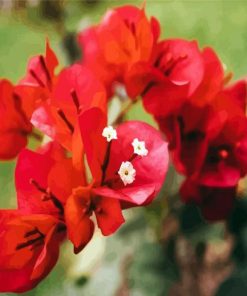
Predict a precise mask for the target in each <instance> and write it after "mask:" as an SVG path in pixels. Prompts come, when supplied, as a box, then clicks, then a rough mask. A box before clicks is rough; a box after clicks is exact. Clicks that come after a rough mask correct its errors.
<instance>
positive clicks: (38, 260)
mask: <svg viewBox="0 0 247 296" xmlns="http://www.w3.org/2000/svg"><path fill="white" fill-rule="evenodd" d="M64 235H65V225H64V224H63V223H62V222H60V221H59V220H57V219H56V218H54V217H52V216H49V215H23V214H21V213H20V212H18V211H7V210H6V211H5V210H1V211H0V244H1V250H0V278H1V281H0V292H17V293H20V292H25V291H27V290H30V289H32V288H34V287H35V286H36V285H37V284H38V283H39V282H40V281H41V280H42V279H43V278H44V277H45V276H46V275H47V274H48V273H49V272H50V270H51V269H52V268H53V267H54V265H55V264H56V261H57V259H58V255H59V245H60V243H61V241H62V240H63V238H64Z"/></svg>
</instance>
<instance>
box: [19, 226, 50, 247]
mask: <svg viewBox="0 0 247 296" xmlns="http://www.w3.org/2000/svg"><path fill="white" fill-rule="evenodd" d="M36 234H38V236H37V237H36V238H33V239H30V240H27V241H26V242H24V243H20V244H18V245H17V246H16V248H15V249H16V250H21V249H23V248H26V247H29V246H32V245H33V247H34V246H36V245H35V244H36V243H37V242H38V245H41V244H43V243H44V238H45V235H44V234H43V233H42V232H41V231H40V230H39V229H38V228H37V227H35V228H34V229H33V230H31V231H28V232H27V233H26V234H25V235H24V238H27V237H29V236H33V235H36Z"/></svg>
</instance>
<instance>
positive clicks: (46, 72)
mask: <svg viewBox="0 0 247 296" xmlns="http://www.w3.org/2000/svg"><path fill="white" fill-rule="evenodd" d="M39 61H40V64H41V66H42V68H43V70H44V72H45V76H46V79H47V81H49V82H51V76H50V73H49V71H48V69H47V66H46V63H45V59H44V57H43V56H42V55H40V56H39Z"/></svg>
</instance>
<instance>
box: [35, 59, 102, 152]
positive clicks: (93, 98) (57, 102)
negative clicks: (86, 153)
mask: <svg viewBox="0 0 247 296" xmlns="http://www.w3.org/2000/svg"><path fill="white" fill-rule="evenodd" d="M90 106H98V107H100V108H102V110H106V95H105V88H104V87H103V85H102V84H101V83H100V82H99V81H98V80H97V79H96V77H95V75H94V74H93V73H92V72H91V71H90V70H89V69H87V68H86V67H84V66H81V65H79V64H74V65H73V66H71V67H68V68H65V69H64V70H62V71H61V73H60V74H59V75H58V77H57V81H56V85H55V86H54V87H53V90H52V93H51V96H50V100H49V101H46V102H44V103H43V104H42V105H41V106H40V107H39V108H37V109H36V111H35V112H34V114H33V116H32V120H31V121H32V123H33V125H34V126H35V127H37V128H38V129H39V130H41V131H42V132H43V133H44V134H46V135H48V136H49V137H51V138H52V139H54V140H56V141H58V142H59V143H61V144H62V145H63V146H64V147H65V148H66V149H67V150H69V151H71V150H73V147H74V149H76V150H78V151H80V150H81V149H82V147H81V146H82V144H81V143H80V134H79V130H78V121H77V115H78V113H80V112H82V111H83V110H85V109H87V108H89V107H90ZM78 136H79V137H78ZM78 153H79V152H78ZM80 158H82V156H81V153H80Z"/></svg>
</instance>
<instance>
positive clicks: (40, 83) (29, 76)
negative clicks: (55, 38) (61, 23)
mask: <svg viewBox="0 0 247 296" xmlns="http://www.w3.org/2000/svg"><path fill="white" fill-rule="evenodd" d="M57 66H58V59H57V57H56V55H55V53H54V52H53V50H52V49H51V47H50V44H49V41H48V40H47V41H46V53H45V56H43V55H38V56H35V57H32V58H31V59H30V60H29V63H28V66H27V73H26V76H25V77H24V78H23V79H22V80H21V81H20V83H19V84H20V85H32V86H37V87H41V88H42V89H43V90H45V89H47V90H51V89H52V85H53V84H54V81H55V73H54V71H55V68H56V67H57Z"/></svg>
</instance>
